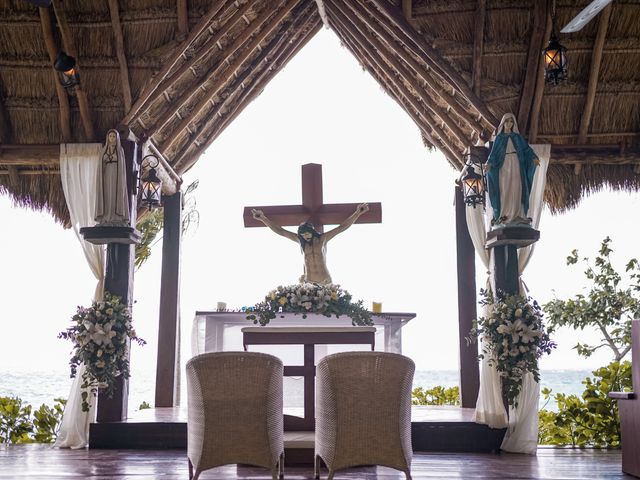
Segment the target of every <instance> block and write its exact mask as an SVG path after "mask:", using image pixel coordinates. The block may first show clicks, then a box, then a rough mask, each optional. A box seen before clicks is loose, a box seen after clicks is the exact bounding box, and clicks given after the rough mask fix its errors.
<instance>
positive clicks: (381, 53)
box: [331, 2, 468, 148]
mask: <svg viewBox="0 0 640 480" xmlns="http://www.w3.org/2000/svg"><path fill="white" fill-rule="evenodd" d="M331 5H333V7H334V8H337V10H339V11H340V12H337V11H336V12H335V14H336V15H337V16H338V18H341V19H342V22H341V23H342V26H343V28H345V29H347V30H350V27H349V25H347V24H346V22H347V21H348V22H349V23H350V24H351V25H352V26H353V28H354V29H355V30H357V34H356V33H355V32H350V33H351V34H352V35H353V36H354V37H355V39H356V41H357V42H358V43H359V44H360V47H361V49H363V50H367V43H369V44H371V45H373V47H374V49H375V50H377V52H378V54H377V55H378V57H379V58H381V59H383V60H382V61H383V62H384V61H385V60H386V62H387V63H388V64H389V65H390V66H391V67H393V68H394V69H395V70H396V72H397V73H398V75H399V76H400V77H401V80H404V81H405V82H407V83H409V84H410V85H411V87H412V88H413V89H414V91H415V92H416V95H417V96H418V97H420V100H421V101H422V103H423V105H420V104H419V103H415V100H413V98H414V96H413V95H411V98H410V99H409V101H410V102H411V103H412V104H413V106H414V108H416V109H417V110H422V109H424V108H425V107H426V108H427V109H429V110H431V111H432V112H433V113H434V114H436V115H437V116H438V117H440V119H441V120H442V122H444V124H445V125H447V128H448V129H449V130H450V131H451V133H452V134H453V136H454V137H455V138H456V139H457V140H458V142H459V143H460V144H461V145H462V146H463V148H464V147H466V146H467V144H468V140H467V137H466V135H465V133H464V132H463V131H462V130H461V129H460V127H459V126H458V125H456V124H455V123H454V122H453V120H451V118H450V117H449V115H447V112H445V111H444V110H443V109H442V108H440V107H439V106H438V105H437V104H435V103H434V102H432V101H431V99H430V98H429V97H428V96H426V95H425V93H424V91H423V89H422V88H421V86H420V85H419V84H418V83H417V82H416V81H415V79H413V78H412V75H411V74H410V73H409V71H408V70H407V69H406V67H404V66H403V65H401V64H400V62H398V61H397V60H396V59H394V58H393V56H392V55H390V54H389V53H388V49H387V48H385V47H384V46H383V45H382V44H381V43H380V42H379V41H378V40H376V38H375V37H374V36H372V35H369V34H368V32H367V31H366V29H365V27H364V26H363V25H358V24H357V22H358V18H357V17H356V16H355V15H354V14H353V13H351V12H350V11H348V9H346V8H341V7H340V6H338V4H337V3H336V2H331ZM358 37H359V38H358ZM363 38H364V39H366V40H362V39H363ZM375 58H376V56H375V53H373V52H372V59H373V60H374V61H375V62H376V63H377V64H378V66H379V68H381V69H383V70H386V66H385V65H383V64H380V63H378V62H377V61H376V60H375ZM389 76H390V77H391V75H389Z"/></svg>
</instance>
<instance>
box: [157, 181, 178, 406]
mask: <svg viewBox="0 0 640 480" xmlns="http://www.w3.org/2000/svg"><path fill="white" fill-rule="evenodd" d="M163 206H164V228H163V237H162V277H161V280H160V318H159V322H158V360H157V364H156V365H157V368H156V402H155V406H156V408H157V407H173V406H175V405H177V403H178V395H179V382H177V381H176V380H177V379H178V377H179V369H178V368H176V366H177V365H178V363H177V361H178V359H179V358H178V357H179V351H180V350H179V344H180V247H181V240H182V192H180V191H178V192H177V193H175V194H174V195H171V196H167V197H163Z"/></svg>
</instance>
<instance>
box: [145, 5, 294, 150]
mask: <svg viewBox="0 0 640 480" xmlns="http://www.w3.org/2000/svg"><path fill="white" fill-rule="evenodd" d="M297 3H298V0H287V2H286V4H285V5H284V7H283V8H282V9H281V10H280V11H279V12H278V14H277V15H276V16H275V17H274V18H272V19H271V20H270V21H269V23H267V25H266V27H265V28H264V29H263V30H262V31H261V32H260V33H258V34H257V35H256V36H255V38H253V40H251V42H250V43H249V44H248V45H246V46H245V48H244V50H243V52H242V53H241V54H239V55H238V56H237V57H236V58H235V60H234V61H233V63H231V64H230V65H229V66H228V67H227V68H224V67H225V64H224V63H222V64H221V65H219V66H218V67H216V68H214V70H216V71H223V72H224V75H221V76H220V77H219V78H217V79H216V80H215V81H214V83H213V85H209V87H208V88H207V91H206V93H205V95H204V96H203V97H202V98H200V100H199V101H198V102H197V103H196V104H195V106H194V107H193V108H192V110H191V114H190V115H189V116H188V117H185V118H184V119H183V120H182V121H181V122H180V123H179V125H178V126H177V127H174V130H173V131H174V132H175V131H176V130H177V131H182V130H184V129H185V128H187V126H188V125H189V123H191V122H192V121H193V120H195V119H196V118H197V117H198V116H199V115H200V114H201V113H202V111H203V110H204V108H205V107H206V106H207V105H208V104H209V102H211V101H212V100H213V97H215V96H216V94H217V93H218V92H219V91H220V89H221V88H222V87H223V86H224V84H225V81H226V79H227V78H228V77H229V76H231V75H234V74H235V72H236V70H238V68H240V66H241V65H242V64H243V63H244V62H246V61H247V60H248V59H249V57H251V55H253V53H254V51H255V50H256V49H257V48H258V47H259V46H260V44H261V43H262V42H263V41H264V40H265V38H266V37H267V36H269V35H270V34H271V33H272V32H273V31H274V30H275V29H276V27H277V26H278V25H279V23H280V22H281V21H282V20H284V18H285V17H286V16H287V15H289V12H290V11H291V10H292V9H293V7H294V6H296V4H297ZM271 13H272V11H271V10H269V9H267V10H266V11H265V12H263V13H262V14H261V16H260V17H259V19H258V20H256V21H255V23H256V24H257V26H256V28H258V26H259V25H261V24H262V23H263V22H264V21H265V20H266V19H267V18H268V17H269V16H271ZM252 33H253V32H252V31H250V30H246V31H245V33H244V34H243V35H241V36H240V37H239V38H238V39H237V40H236V41H235V42H233V45H232V47H231V48H230V50H231V51H235V50H237V49H238V48H239V47H240V45H242V44H243V43H244V42H245V40H247V39H249V38H251V37H250V36H251V34H252ZM208 80H209V79H208V78H205V80H204V81H202V82H200V83H199V84H198V86H197V87H195V88H192V89H191V90H190V91H189V92H186V93H185V95H183V96H182V97H180V99H179V100H177V101H176V102H175V103H174V104H173V105H171V106H170V107H169V109H168V110H167V111H166V112H165V113H164V114H163V115H162V117H161V118H160V119H159V120H158V121H157V122H156V124H155V125H154V126H153V127H151V128H150V129H149V130H148V131H147V132H146V135H147V137H148V138H151V137H152V136H153V135H154V134H155V133H157V132H158V131H159V130H160V129H162V127H164V126H165V125H166V124H167V122H168V121H169V120H170V119H171V118H172V117H173V116H174V115H175V114H176V113H177V112H178V110H179V109H180V107H182V106H183V105H184V104H185V103H186V102H188V101H189V100H190V99H191V98H192V97H193V96H194V95H195V94H196V93H198V92H200V88H202V87H203V86H204V84H205V83H206V82H207V81H208Z"/></svg>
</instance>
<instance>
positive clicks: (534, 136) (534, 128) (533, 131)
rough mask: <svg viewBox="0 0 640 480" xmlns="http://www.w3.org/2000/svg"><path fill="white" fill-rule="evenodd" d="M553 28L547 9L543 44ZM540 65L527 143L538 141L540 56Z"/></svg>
mask: <svg viewBox="0 0 640 480" xmlns="http://www.w3.org/2000/svg"><path fill="white" fill-rule="evenodd" d="M552 28H553V21H552V18H551V9H550V8H547V22H546V27H545V30H544V39H543V43H547V42H548V41H549V38H550V37H551V29H552ZM539 61H540V64H539V66H538V71H539V72H540V75H538V78H536V89H535V92H534V94H533V104H532V105H531V115H530V120H529V135H528V138H529V142H530V143H536V142H537V141H538V128H539V126H540V110H541V109H542V97H543V96H544V84H545V79H544V75H542V71H543V69H544V59H543V58H542V55H540V60H539Z"/></svg>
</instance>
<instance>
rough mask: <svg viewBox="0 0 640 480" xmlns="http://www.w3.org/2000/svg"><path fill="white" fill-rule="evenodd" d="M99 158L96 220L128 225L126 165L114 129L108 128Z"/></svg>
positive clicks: (104, 223) (117, 135)
mask: <svg viewBox="0 0 640 480" xmlns="http://www.w3.org/2000/svg"><path fill="white" fill-rule="evenodd" d="M100 160H101V161H100V166H99V167H98V172H97V178H96V211H95V221H96V222H98V224H99V225H112V226H128V225H129V196H128V191H127V169H126V164H125V160H124V150H123V149H122V146H121V145H120V134H119V133H118V131H117V130H109V131H108V132H107V140H106V142H105V144H104V147H103V148H102V155H101V156H100Z"/></svg>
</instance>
